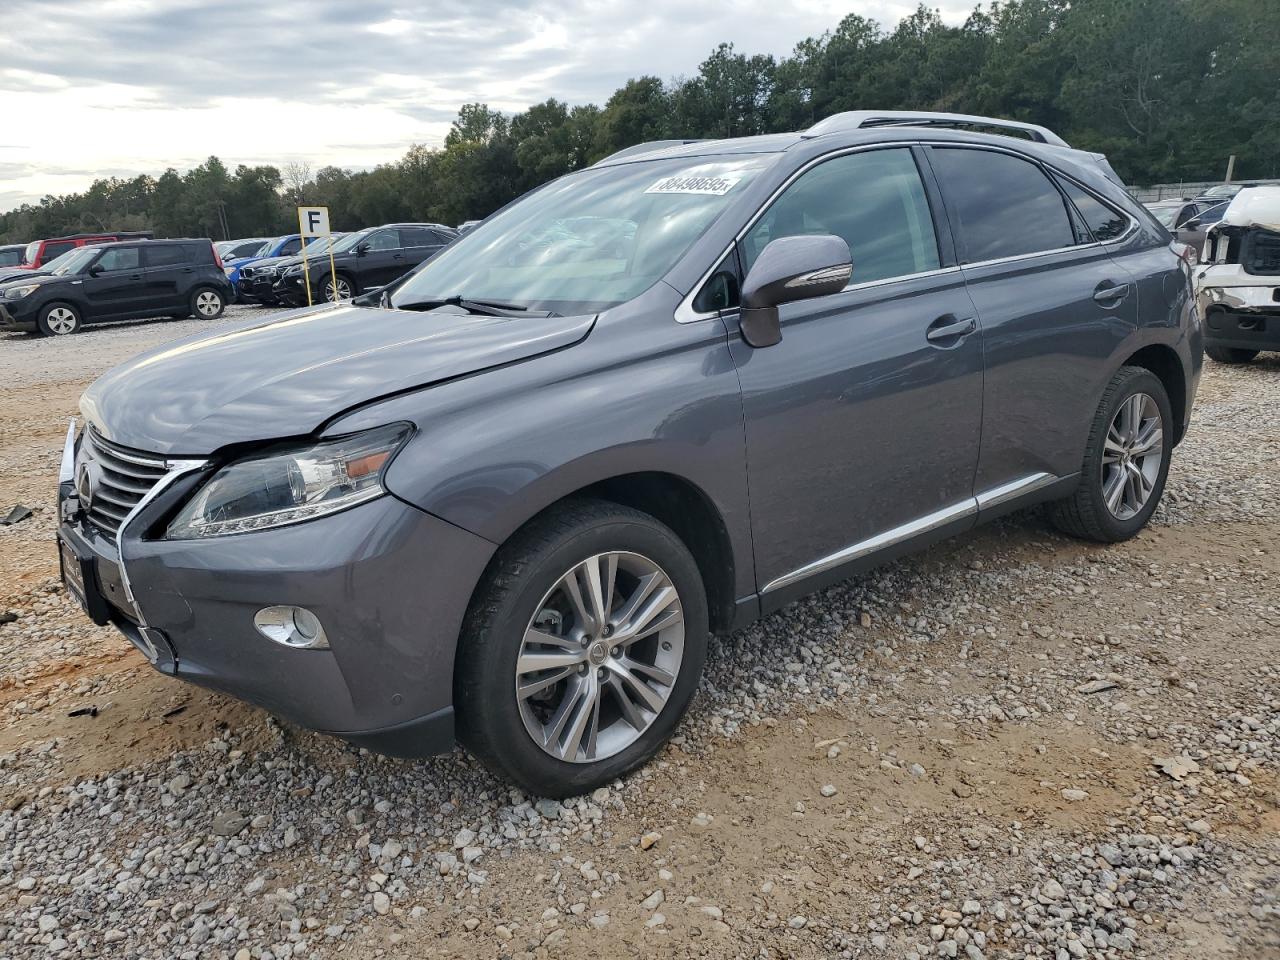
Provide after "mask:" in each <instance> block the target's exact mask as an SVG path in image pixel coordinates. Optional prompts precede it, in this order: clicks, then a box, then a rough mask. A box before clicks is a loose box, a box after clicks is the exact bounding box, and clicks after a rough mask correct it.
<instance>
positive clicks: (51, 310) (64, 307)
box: [36, 302, 83, 337]
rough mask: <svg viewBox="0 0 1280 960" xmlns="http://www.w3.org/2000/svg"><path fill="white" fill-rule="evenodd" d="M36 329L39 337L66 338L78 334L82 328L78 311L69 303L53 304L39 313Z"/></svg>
mask: <svg viewBox="0 0 1280 960" xmlns="http://www.w3.org/2000/svg"><path fill="white" fill-rule="evenodd" d="M36 327H37V328H38V329H39V331H40V335H41V336H45V337H66V336H70V335H71V334H73V333H79V332H80V330H81V328H82V327H83V321H82V320H81V317H80V311H79V310H77V309H76V308H75V307H74V306H72V305H71V304H69V303H62V302H55V303H51V304H49V305H48V306H47V307H45V308H44V309H43V310H41V311H40V316H39V317H37V318H36Z"/></svg>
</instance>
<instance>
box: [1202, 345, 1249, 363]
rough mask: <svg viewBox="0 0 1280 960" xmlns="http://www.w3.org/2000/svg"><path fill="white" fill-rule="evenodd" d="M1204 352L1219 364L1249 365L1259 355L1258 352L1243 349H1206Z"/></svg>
mask: <svg viewBox="0 0 1280 960" xmlns="http://www.w3.org/2000/svg"><path fill="white" fill-rule="evenodd" d="M1204 352H1205V353H1207V354H1208V355H1209V358H1210V359H1212V360H1217V361H1218V362H1219V363H1232V364H1235V363H1248V362H1250V361H1251V360H1252V359H1253V358H1254V357H1256V356H1257V355H1258V351H1257V350H1245V349H1243V348H1242V347H1205V348H1204Z"/></svg>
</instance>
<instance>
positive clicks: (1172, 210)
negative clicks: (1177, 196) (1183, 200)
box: [1149, 203, 1182, 230]
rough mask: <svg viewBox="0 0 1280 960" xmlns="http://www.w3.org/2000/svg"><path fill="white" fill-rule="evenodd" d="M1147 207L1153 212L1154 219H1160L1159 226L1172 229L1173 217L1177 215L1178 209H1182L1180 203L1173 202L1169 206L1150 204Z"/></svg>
mask: <svg viewBox="0 0 1280 960" xmlns="http://www.w3.org/2000/svg"><path fill="white" fill-rule="evenodd" d="M1149 209H1150V210H1151V212H1152V213H1154V214H1155V217H1156V219H1157V220H1159V221H1160V225H1161V226H1164V227H1168V228H1169V229H1171V230H1172V229H1173V221H1174V218H1175V217H1177V215H1178V211H1179V210H1181V209H1182V204H1180V203H1178V204H1174V205H1173V206H1171V207H1156V206H1152V207H1150V208H1149Z"/></svg>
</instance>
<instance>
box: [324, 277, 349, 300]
mask: <svg viewBox="0 0 1280 960" xmlns="http://www.w3.org/2000/svg"><path fill="white" fill-rule="evenodd" d="M351 295H352V294H351V282H350V281H349V280H347V278H346V277H343V276H339V277H338V279H337V280H336V281H335V280H333V279H332V278H330V279H328V280H326V281H325V282H324V298H325V299H326V300H328V301H329V302H330V303H337V302H338V301H339V300H350V299H351Z"/></svg>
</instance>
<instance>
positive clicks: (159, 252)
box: [145, 243, 191, 267]
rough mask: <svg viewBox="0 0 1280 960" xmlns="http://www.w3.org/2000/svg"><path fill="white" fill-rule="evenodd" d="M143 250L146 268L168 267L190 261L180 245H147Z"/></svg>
mask: <svg viewBox="0 0 1280 960" xmlns="http://www.w3.org/2000/svg"><path fill="white" fill-rule="evenodd" d="M145 250H146V263H147V266H148V267H169V266H173V265H174V264H175V263H187V262H188V261H189V260H190V259H191V258H190V257H189V256H188V255H187V251H186V248H185V247H184V246H183V245H182V244H180V243H157V244H147V246H146V248H145Z"/></svg>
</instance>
